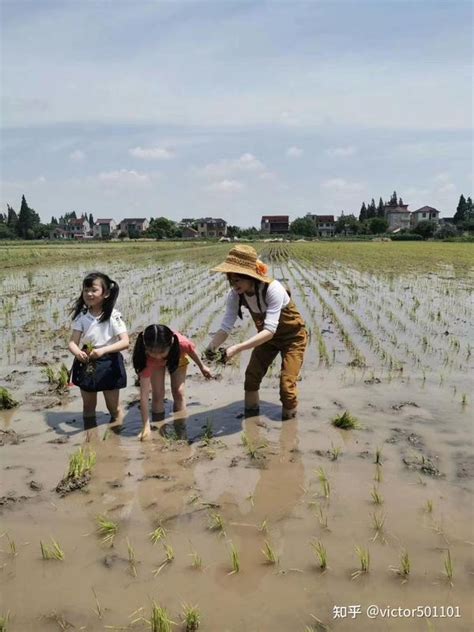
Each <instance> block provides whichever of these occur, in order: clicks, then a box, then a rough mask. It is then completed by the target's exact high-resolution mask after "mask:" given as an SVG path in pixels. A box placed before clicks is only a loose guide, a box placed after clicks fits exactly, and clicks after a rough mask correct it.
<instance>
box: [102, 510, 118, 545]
mask: <svg viewBox="0 0 474 632" xmlns="http://www.w3.org/2000/svg"><path fill="white" fill-rule="evenodd" d="M118 531H119V525H118V523H117V522H114V521H113V520H109V519H108V518H107V517H106V516H104V515H100V516H97V532H98V534H99V535H101V536H102V544H105V545H107V546H113V545H114V540H115V536H116V535H117V533H118Z"/></svg>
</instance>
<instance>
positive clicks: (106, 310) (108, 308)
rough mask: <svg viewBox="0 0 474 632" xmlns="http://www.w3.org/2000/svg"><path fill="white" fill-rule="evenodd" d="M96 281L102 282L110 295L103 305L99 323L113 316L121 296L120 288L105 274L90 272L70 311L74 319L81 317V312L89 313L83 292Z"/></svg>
mask: <svg viewBox="0 0 474 632" xmlns="http://www.w3.org/2000/svg"><path fill="white" fill-rule="evenodd" d="M94 281H100V283H101V285H102V288H103V289H104V293H105V294H108V296H107V298H105V299H104V302H103V304H102V308H103V312H102V314H101V315H100V317H99V321H98V322H99V323H103V322H104V321H106V320H109V318H110V317H111V315H112V310H113V309H114V306H115V303H116V302H117V297H118V295H119V286H118V283H116V282H115V281H112V279H111V278H110V277H109V276H107V275H106V274H104V273H103V272H90V273H89V274H88V275H87V276H86V277H85V279H84V280H83V282H82V289H81V293H80V294H79V298H78V299H77V300H76V301H75V302H74V304H73V306H72V307H71V309H70V310H69V312H70V313H71V314H72V318H73V320H74V318H76V317H77V316H79V314H80V313H81V312H86V311H87V306H86V304H85V303H84V298H83V295H82V294H83V292H84V289H85V288H88V287H92V285H93V284H94Z"/></svg>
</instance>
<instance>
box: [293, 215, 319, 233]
mask: <svg viewBox="0 0 474 632" xmlns="http://www.w3.org/2000/svg"><path fill="white" fill-rule="evenodd" d="M290 233H291V234H292V235H301V236H302V237H316V235H317V234H318V229H317V227H316V224H315V223H314V221H313V220H312V219H311V217H298V218H296V219H295V220H294V221H293V222H291V224H290Z"/></svg>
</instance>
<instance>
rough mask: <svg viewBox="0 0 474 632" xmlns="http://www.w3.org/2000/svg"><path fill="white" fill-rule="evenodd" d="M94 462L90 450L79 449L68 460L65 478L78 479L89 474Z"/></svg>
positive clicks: (94, 459) (92, 452) (93, 453)
mask: <svg viewBox="0 0 474 632" xmlns="http://www.w3.org/2000/svg"><path fill="white" fill-rule="evenodd" d="M95 462H96V456H95V452H94V451H93V450H91V449H90V448H87V449H86V448H84V449H83V448H82V447H81V448H79V449H78V450H77V452H74V454H72V455H71V458H70V459H69V468H68V472H67V475H66V478H72V479H78V478H82V477H83V476H84V475H85V474H87V473H89V472H90V471H91V470H92V468H93V467H94V465H95Z"/></svg>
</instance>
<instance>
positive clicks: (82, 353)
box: [74, 349, 89, 364]
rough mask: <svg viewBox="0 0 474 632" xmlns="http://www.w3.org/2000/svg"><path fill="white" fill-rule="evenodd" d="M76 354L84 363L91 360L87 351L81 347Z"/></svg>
mask: <svg viewBox="0 0 474 632" xmlns="http://www.w3.org/2000/svg"><path fill="white" fill-rule="evenodd" d="M74 355H75V357H76V359H77V360H78V361H79V362H82V363H83V364H85V363H86V362H88V361H89V356H88V355H87V353H86V352H85V351H81V349H79V350H78V351H77V352H76V353H75V354H74Z"/></svg>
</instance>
